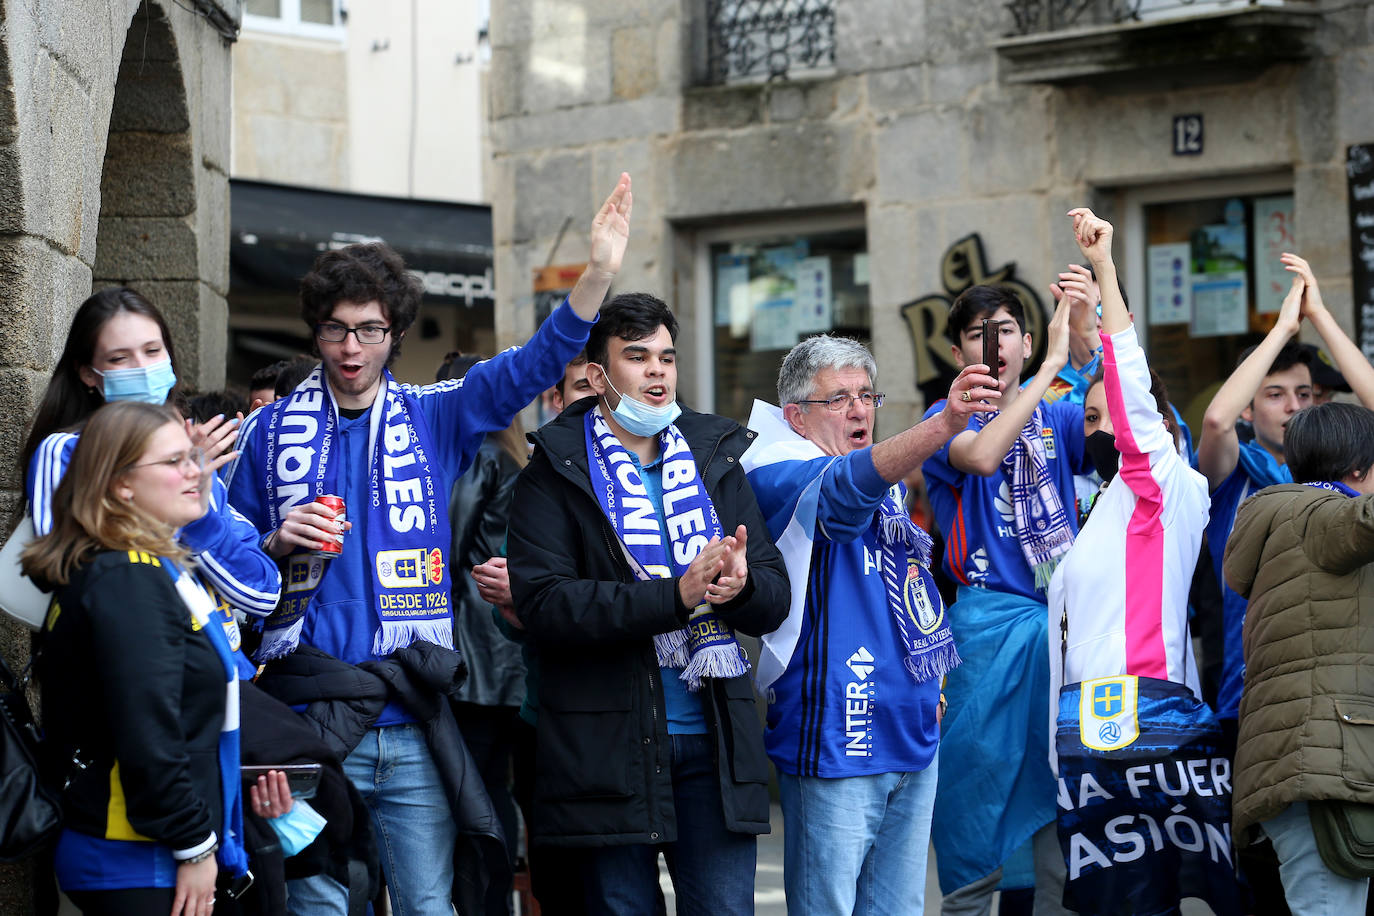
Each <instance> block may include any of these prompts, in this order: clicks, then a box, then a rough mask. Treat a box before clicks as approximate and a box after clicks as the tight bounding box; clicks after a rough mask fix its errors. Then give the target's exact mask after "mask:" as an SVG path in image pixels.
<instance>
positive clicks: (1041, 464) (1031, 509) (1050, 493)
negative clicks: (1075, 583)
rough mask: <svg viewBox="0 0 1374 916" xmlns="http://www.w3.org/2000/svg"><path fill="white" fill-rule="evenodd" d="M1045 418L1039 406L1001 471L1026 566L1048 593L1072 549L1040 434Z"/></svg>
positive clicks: (1067, 525)
mask: <svg viewBox="0 0 1374 916" xmlns="http://www.w3.org/2000/svg"><path fill="white" fill-rule="evenodd" d="M1044 428H1045V417H1044V414H1043V412H1042V411H1041V409H1040V405H1038V404H1037V405H1036V407H1035V411H1034V412H1033V413H1032V414H1031V416H1030V419H1029V420H1027V421H1026V425H1025V426H1024V427H1022V429H1021V432H1020V433H1019V434H1018V435H1017V438H1016V443H1015V444H1014V445H1012V447H1011V449H1010V450H1009V451H1008V452H1007V454H1006V457H1004V458H1003V459H1002V470H1003V471H1004V472H1005V473H1006V474H1007V476H1008V478H1009V480H1010V485H1011V505H1012V510H1013V512H1014V513H1015V516H1016V538H1017V540H1018V541H1020V543H1021V552H1022V553H1023V554H1025V557H1026V564H1027V565H1029V566H1030V568H1031V572H1033V573H1034V574H1035V587H1036V588H1037V589H1040V590H1041V591H1045V590H1046V589H1048V588H1049V587H1050V578H1051V577H1053V576H1054V568H1055V567H1056V566H1058V565H1059V561H1060V559H1062V558H1063V556H1064V554H1066V553H1068V552H1069V548H1070V547H1072V546H1073V528H1071V527H1070V526H1069V516H1068V513H1067V512H1065V511H1064V501H1063V500H1062V499H1060V498H1059V489H1058V488H1057V487H1056V486H1055V485H1054V478H1053V477H1052V476H1050V466H1049V459H1048V458H1047V457H1046V455H1045V442H1044V440H1043V439H1042V438H1041V436H1040V431H1041V430H1042V429H1044Z"/></svg>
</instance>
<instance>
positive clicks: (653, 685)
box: [601, 525, 663, 773]
mask: <svg viewBox="0 0 1374 916" xmlns="http://www.w3.org/2000/svg"><path fill="white" fill-rule="evenodd" d="M601 539H602V540H603V541H605V543H606V550H607V552H608V553H610V555H611V560H612V562H615V563H618V564H623V563H624V558H623V557H621V556H620V555H618V554H617V553H616V552H615V546H614V545H613V544H612V543H611V537H610V535H608V534H607V533H606V526H605V525H602V526H601ZM633 575H634V574H633V573H631V576H632V577H633ZM656 668H657V660H655V663H654V664H653V665H650V666H649V715H650V719H649V724H650V726H651V727H652V729H653V737H652V738H651V739H650V740H651V741H652V742H653V744H654V772H655V773H661V772H663V764H662V763H661V762H659V750H660V749H659V747H658V740H657V739H658V671H657V670H656Z"/></svg>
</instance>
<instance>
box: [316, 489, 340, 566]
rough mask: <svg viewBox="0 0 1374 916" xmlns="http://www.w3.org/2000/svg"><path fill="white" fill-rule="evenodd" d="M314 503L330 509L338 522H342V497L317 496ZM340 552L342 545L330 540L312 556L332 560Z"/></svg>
mask: <svg viewBox="0 0 1374 916" xmlns="http://www.w3.org/2000/svg"><path fill="white" fill-rule="evenodd" d="M315 502H317V503H319V504H320V505H321V506H325V507H326V508H329V509H332V510H333V511H334V516H335V518H336V519H337V520H338V521H343V520H344V501H343V497H342V496H317V497H315ZM342 552H343V544H341V543H339V542H338V541H335V540H332V539H331V540H327V541H325V542H324V546H323V547H321V548H319V549H318V550H316V551H314V555H315V556H317V557H324V558H325V559H327V560H332V559H333V558H334V557H337V556H338V555H339V554H340V553H342Z"/></svg>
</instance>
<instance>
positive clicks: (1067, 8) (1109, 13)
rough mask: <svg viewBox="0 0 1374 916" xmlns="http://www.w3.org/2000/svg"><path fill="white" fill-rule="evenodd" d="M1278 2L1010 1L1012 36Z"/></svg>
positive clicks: (1278, 3) (1263, 0)
mask: <svg viewBox="0 0 1374 916" xmlns="http://www.w3.org/2000/svg"><path fill="white" fill-rule="evenodd" d="M1282 5H1283V4H1282V2H1281V0H1010V2H1008V3H1007V5H1006V6H1007V9H1008V10H1010V11H1011V17H1012V34H1014V35H1033V34H1036V33H1039V32H1056V31H1059V30H1060V29H1069V28H1074V27H1076V26H1094V25H1119V24H1121V23H1126V22H1143V21H1146V20H1152V19H1170V18H1177V17H1181V16H1190V15H1197V14H1201V13H1212V12H1217V11H1219V10H1227V9H1238V8H1241V7H1246V6H1282Z"/></svg>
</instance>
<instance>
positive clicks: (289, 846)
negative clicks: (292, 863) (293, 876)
mask: <svg viewBox="0 0 1374 916" xmlns="http://www.w3.org/2000/svg"><path fill="white" fill-rule="evenodd" d="M267 823H269V824H271V825H272V829H273V830H274V831H276V834H277V839H278V840H279V841H280V843H281V851H282V854H283V855H285V856H286V857H287V858H290V857H291V856H294V855H295V854H296V853H298V852H300V851H301V850H302V849H304V848H305V847H307V846H309V845H310V844H311V843H313V842H315V837H317V836H319V835H320V831H321V830H323V829H324V825H325V824H326V823H327V821H325V819H324V816H323V815H322V814H320V813H319V812H318V811H316V810H315V809H314V808H312V807H310V806H309V805H307V804H306V803H305V802H304V801H303V800H302V799H299V798H298V799H296V800H295V802H294V803H293V804H292V805H291V810H290V811H288V812H286V813H285V814H283V815H282V816H281V817H274V818H271V819H269V820H268V821H267Z"/></svg>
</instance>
